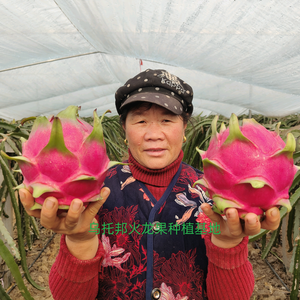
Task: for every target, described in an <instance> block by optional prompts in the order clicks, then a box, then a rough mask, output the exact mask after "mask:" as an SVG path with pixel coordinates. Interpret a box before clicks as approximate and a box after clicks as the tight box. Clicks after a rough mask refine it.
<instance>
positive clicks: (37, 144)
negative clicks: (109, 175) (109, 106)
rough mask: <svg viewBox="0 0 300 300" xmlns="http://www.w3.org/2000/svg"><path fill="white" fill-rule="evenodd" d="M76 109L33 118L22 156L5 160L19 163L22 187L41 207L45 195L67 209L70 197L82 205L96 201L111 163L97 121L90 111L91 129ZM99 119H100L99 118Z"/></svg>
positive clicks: (95, 115) (75, 107)
mask: <svg viewBox="0 0 300 300" xmlns="http://www.w3.org/2000/svg"><path fill="white" fill-rule="evenodd" d="M78 109H79V108H78V107H77V106H69V107H67V108H66V109H65V110H64V111H62V112H60V113H59V114H58V115H57V117H51V118H50V119H49V120H48V119H47V118H46V117H38V118H36V120H35V122H34V124H33V127H32V131H31V133H30V136H29V138H28V140H27V141H25V142H23V144H22V152H23V153H22V156H17V157H9V156H7V155H5V153H2V155H4V156H5V157H6V158H9V159H14V160H16V161H17V162H18V163H19V166H20V169H21V171H22V174H23V176H24V180H23V184H22V185H21V186H20V187H24V188H26V189H28V190H29V191H31V192H32V194H33V197H34V198H35V205H34V206H33V207H32V209H38V208H41V207H42V204H43V202H44V201H45V199H46V198H47V197H49V196H54V197H56V198H57V199H58V203H59V208H60V209H68V208H69V206H70V203H71V201H72V200H73V199H74V198H79V199H81V200H82V201H83V202H91V201H97V200H99V199H100V196H99V194H100V190H101V188H102V186H103V181H104V179H105V176H106V170H107V169H108V168H109V167H110V166H111V163H110V161H109V159H108V157H107V155H106V148H105V143H104V138H103V130H102V125H101V121H102V119H101V120H99V118H98V116H97V113H96V111H94V126H91V125H90V124H88V123H87V122H85V121H83V120H82V119H80V118H79V117H78ZM102 118H103V117H102Z"/></svg>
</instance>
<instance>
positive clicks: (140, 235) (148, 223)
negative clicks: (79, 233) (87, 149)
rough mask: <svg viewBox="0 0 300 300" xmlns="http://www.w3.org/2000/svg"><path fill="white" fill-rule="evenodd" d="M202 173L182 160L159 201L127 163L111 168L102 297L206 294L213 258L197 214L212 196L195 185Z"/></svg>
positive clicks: (104, 214)
mask: <svg viewBox="0 0 300 300" xmlns="http://www.w3.org/2000/svg"><path fill="white" fill-rule="evenodd" d="M200 176H201V173H200V171H198V170H196V169H194V168H192V167H190V166H188V165H186V164H184V163H182V164H181V166H180V168H179V170H178V172H177V174H176V175H175V177H174V178H173V180H172V182H171V184H170V185H169V187H168V188H167V190H166V192H165V193H164V194H163V196H162V197H161V199H160V200H159V201H157V200H156V199H155V198H154V197H153V196H152V194H151V193H150V192H149V191H148V189H147V187H146V186H145V185H144V184H143V183H142V182H139V181H137V180H135V179H134V178H133V177H132V174H131V172H130V169H129V167H128V166H116V167H114V168H112V169H110V170H109V173H108V175H107V179H106V181H105V186H107V187H109V188H110V190H111V194H110V196H109V198H108V199H107V201H106V202H105V204H104V206H103V207H102V209H101V210H100V211H99V224H100V228H99V229H100V235H101V241H102V244H103V247H104V250H105V256H104V260H103V262H102V267H103V270H102V272H101V273H100V277H99V282H100V284H99V293H98V299H107V300H108V299H130V300H132V299H152V298H151V295H158V296H159V295H161V296H164V297H165V298H166V299H205V297H206V294H205V291H206V288H205V277H206V274H207V265H208V261H207V256H206V249H205V244H204V239H203V238H202V237H201V234H203V230H201V229H200V228H198V227H197V225H196V224H197V223H196V218H197V216H198V214H199V211H200V205H201V204H202V203H203V202H204V201H210V200H209V199H208V198H207V197H206V196H205V193H204V192H203V190H201V188H199V187H196V188H193V187H192V185H193V183H194V182H195V181H196V180H197V179H199V177H200ZM146 295H147V296H146ZM155 299H156V298H155ZM161 299H164V298H161Z"/></svg>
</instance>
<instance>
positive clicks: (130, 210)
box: [20, 70, 280, 300]
mask: <svg viewBox="0 0 300 300" xmlns="http://www.w3.org/2000/svg"><path fill="white" fill-rule="evenodd" d="M192 98H193V91H192V88H191V87H190V86H189V85H188V84H186V83H185V82H183V81H182V80H181V79H179V78H177V77H176V76H174V75H172V74H170V73H168V72H166V71H164V70H146V71H145V72H142V73H140V74H138V75H137V76H135V77H134V78H132V79H129V80H128V81H127V82H126V83H125V85H124V86H122V87H121V88H119V89H118V91H117V93H116V107H117V110H118V113H119V114H120V118H121V123H122V126H123V128H124V131H125V135H126V140H125V142H126V144H127V145H128V149H129V159H128V162H129V164H128V165H126V166H122V165H119V166H115V167H113V168H111V169H109V171H108V174H107V178H106V180H105V187H104V188H103V189H102V191H101V194H102V197H103V200H101V201H98V202H96V203H91V204H90V205H89V206H88V207H87V208H86V209H85V210H84V211H83V204H82V202H81V201H80V200H79V199H75V200H73V202H72V204H71V206H70V209H69V211H68V214H67V216H66V217H58V216H57V209H58V204H57V200H56V199H55V198H48V199H47V200H46V201H45V204H44V205H43V208H42V210H41V212H36V211H34V212H31V211H30V210H29V209H30V207H31V206H32V205H33V202H34V200H33V198H32V196H31V195H30V193H28V192H27V191H26V190H21V191H20V195H21V200H22V202H23V204H24V206H25V208H26V210H27V211H28V213H29V214H31V215H35V216H37V217H40V218H41V224H42V225H43V226H45V227H47V228H51V229H52V230H54V231H56V232H58V233H62V234H63V236H62V239H61V248H60V252H59V254H58V257H57V259H56V262H55V263H54V265H53V267H52V269H51V273H50V278H49V285H50V288H51V291H52V293H53V297H54V299H95V297H97V299H147V300H148V299H174V300H175V299H177V300H178V299H181V300H183V299H185V300H187V299H189V300H191V299H239V300H241V299H249V298H250V296H251V293H252V291H253V286H254V277H253V273H252V267H251V265H250V263H249V261H248V260H247V241H248V239H247V237H246V236H248V235H253V234H256V233H258V232H259V230H260V228H261V227H262V228H266V229H271V230H274V229H276V228H277V227H278V225H279V221H280V217H279V211H278V209H277V208H272V209H270V210H269V211H268V212H267V213H266V218H265V220H264V221H263V222H262V223H260V222H259V221H258V218H257V216H256V215H255V214H252V213H249V214H247V215H246V217H245V223H244V225H243V226H242V225H241V222H240V220H239V217H238V213H237V211H236V210H235V209H228V210H227V211H226V219H225V218H224V219H223V218H222V217H221V216H220V215H218V214H216V213H214V212H213V211H212V209H211V205H210V204H211V203H210V200H209V199H207V198H206V196H205V194H204V192H203V190H202V189H201V187H200V186H197V187H194V188H193V187H192V185H193V183H194V182H195V181H196V180H198V179H199V178H200V177H201V176H202V173H201V172H200V171H198V170H196V169H194V168H192V167H191V166H188V165H186V164H184V163H182V162H181V161H182V158H183V152H182V150H181V147H182V143H183V141H184V140H185V136H184V131H185V129H186V125H187V121H188V118H189V117H190V116H191V114H192V110H193V106H192ZM105 200H106V201H105ZM200 206H201V209H202V211H203V212H204V213H205V214H206V215H207V216H208V217H209V218H210V220H211V221H212V222H213V223H214V224H216V223H217V224H218V225H219V226H220V227H219V230H218V232H216V233H218V234H209V233H206V234H205V232H203V231H201V230H199V228H197V226H196V218H197V216H198V215H199V213H200V212H201V210H200ZM95 216H96V217H95ZM96 222H99V227H98V228H97V226H96V225H97V223H96ZM97 230H100V233H101V234H98V236H97V233H99V232H97ZM212 230H213V227H212ZM201 234H202V235H201Z"/></svg>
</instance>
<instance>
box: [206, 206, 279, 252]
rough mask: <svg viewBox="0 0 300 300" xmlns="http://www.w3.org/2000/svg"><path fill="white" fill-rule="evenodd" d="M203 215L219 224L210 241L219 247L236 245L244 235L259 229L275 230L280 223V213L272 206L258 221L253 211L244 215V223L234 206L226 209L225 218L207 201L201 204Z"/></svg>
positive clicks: (251, 233) (254, 232)
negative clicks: (216, 232) (217, 231)
mask: <svg viewBox="0 0 300 300" xmlns="http://www.w3.org/2000/svg"><path fill="white" fill-rule="evenodd" d="M201 209H202V210H203V212H204V213H205V215H206V216H207V217H208V218H209V219H210V220H211V221H212V223H217V224H218V225H220V229H219V232H220V234H212V237H211V241H212V243H213V244H214V245H216V246H218V247H220V248H232V247H235V246H237V245H238V244H239V243H240V242H241V241H242V239H243V237H245V236H250V235H255V234H257V233H259V232H260V229H261V228H263V229H268V230H275V229H277V228H278V226H279V223H280V213H279V209H278V208H277V207H272V208H270V209H269V210H267V211H266V213H265V217H264V219H263V220H262V222H260V221H259V220H258V217H257V215H256V214H254V213H248V214H247V215H246V216H245V219H244V220H245V222H244V224H242V223H241V220H240V218H239V215H238V212H237V210H236V209H235V208H228V209H227V210H226V214H225V215H226V218H223V217H222V216H221V215H220V214H217V213H215V212H214V211H213V210H212V208H211V206H210V205H209V204H208V203H204V204H202V205H201Z"/></svg>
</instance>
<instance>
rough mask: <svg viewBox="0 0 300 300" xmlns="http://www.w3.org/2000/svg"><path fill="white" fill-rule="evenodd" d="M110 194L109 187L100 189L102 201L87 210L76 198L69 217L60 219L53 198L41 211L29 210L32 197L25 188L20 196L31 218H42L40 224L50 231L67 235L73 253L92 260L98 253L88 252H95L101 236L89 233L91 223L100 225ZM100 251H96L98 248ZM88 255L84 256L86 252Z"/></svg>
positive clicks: (32, 202) (78, 256) (80, 257)
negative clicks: (100, 213) (100, 216)
mask: <svg viewBox="0 0 300 300" xmlns="http://www.w3.org/2000/svg"><path fill="white" fill-rule="evenodd" d="M109 194H110V190H109V188H103V189H102V190H101V194H100V195H101V197H102V199H101V200H99V201H96V202H91V203H89V205H88V206H87V207H86V208H85V209H84V207H83V202H82V201H81V200H80V199H74V200H73V201H72V203H71V205H70V208H69V210H68V212H67V214H64V216H58V215H57V211H58V201H57V199H56V198H54V197H49V198H47V199H46V200H45V202H44V204H43V206H42V209H41V210H30V208H31V207H32V206H33V205H34V198H33V197H32V194H31V193H30V192H29V191H28V190H26V189H20V190H19V195H20V199H21V202H22V204H23V206H24V208H25V210H26V212H27V213H28V214H29V215H30V216H34V217H37V218H40V220H41V221H40V222H41V225H42V226H44V227H45V228H48V229H51V230H53V231H54V232H56V233H60V234H65V235H66V243H67V246H68V248H69V250H70V252H71V253H72V254H73V255H74V256H76V257H77V258H79V259H90V258H92V257H93V256H92V257H90V256H91V255H93V253H94V252H95V251H92V254H91V253H89V252H90V251H88V252H86V251H87V249H91V247H92V248H93V249H94V248H95V246H92V245H96V244H97V248H98V237H97V236H96V234H95V232H90V229H91V223H92V222H94V223H97V220H96V219H95V216H96V214H97V212H98V211H99V209H100V208H101V206H102V205H103V204H104V202H105V201H106V199H107V197H108V196H109ZM96 250H97V249H96ZM84 252H85V253H84Z"/></svg>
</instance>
